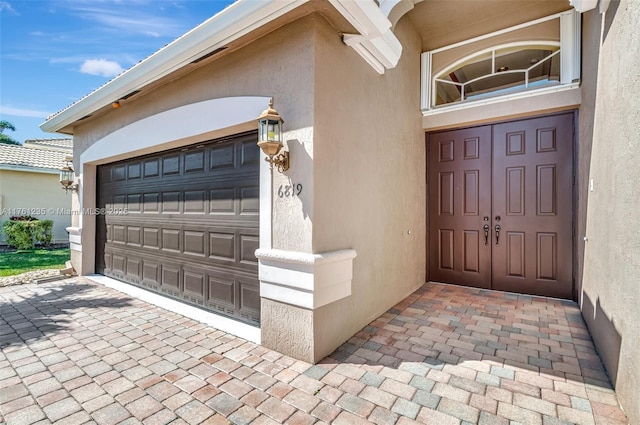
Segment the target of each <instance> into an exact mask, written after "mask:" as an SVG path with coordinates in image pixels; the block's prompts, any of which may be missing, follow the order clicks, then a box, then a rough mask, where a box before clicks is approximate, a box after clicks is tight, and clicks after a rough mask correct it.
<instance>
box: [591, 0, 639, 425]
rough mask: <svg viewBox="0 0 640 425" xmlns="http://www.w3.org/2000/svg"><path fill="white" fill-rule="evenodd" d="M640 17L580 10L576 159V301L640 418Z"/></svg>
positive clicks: (629, 408) (622, 9)
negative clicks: (580, 240) (580, 250)
mask: <svg viewBox="0 0 640 425" xmlns="http://www.w3.org/2000/svg"><path fill="white" fill-rule="evenodd" d="M601 19H603V20H602V22H601V24H602V25H600V20H601ZM639 20H640V3H638V2H635V1H622V2H619V3H618V2H612V3H611V5H610V6H609V9H608V10H607V12H606V14H605V15H604V18H602V17H601V15H599V14H598V13H597V12H596V11H592V12H589V14H588V15H585V17H584V22H585V24H587V25H585V34H584V38H583V39H584V41H585V45H584V47H583V50H582V51H583V54H584V62H583V64H584V66H585V67H587V66H588V67H591V68H588V69H586V70H585V71H586V72H584V74H583V77H584V83H583V92H584V96H583V103H582V108H581V111H580V138H581V148H582V149H583V152H582V160H589V150H590V161H589V162H588V165H587V164H584V165H583V166H581V167H580V170H581V172H582V173H583V175H582V179H581V185H580V190H581V195H582V199H581V201H580V205H581V206H582V207H583V208H584V207H585V205H586V215H584V214H583V215H582V216H583V218H582V220H581V223H580V224H581V227H582V229H581V230H584V233H582V234H581V235H580V237H583V236H586V237H587V238H588V241H587V242H586V243H585V246H584V261H583V262H582V264H581V267H582V270H581V272H582V290H583V291H582V294H581V306H582V311H583V316H584V318H585V320H586V322H587V324H588V326H589V330H590V331H591V334H592V337H593V339H594V341H595V343H596V347H597V349H598V352H599V354H600V356H601V357H602V359H603V361H604V363H605V366H606V368H607V371H608V372H609V374H610V376H611V379H612V381H613V382H614V385H615V388H616V394H617V395H618V398H619V400H620V402H621V404H622V407H623V408H624V409H625V412H626V414H627V417H628V419H629V421H630V423H632V424H635V423H640V403H639V399H638V394H640V361H638V360H639V355H638V347H640V309H639V308H638V305H640V284H639V282H640V256H639V255H638V253H640V218H639V217H640V214H639V212H638V209H639V208H640V190H639V189H638V188H639V187H640V175H639V174H638V163H639V162H640V154H639V150H638V148H639V146H640V102H639V101H638V96H637V93H639V92H640V77H639V74H638V72H637V70H638V69H640V40H639V38H638V31H637V23H638V21H639ZM594 66H597V67H596V68H594ZM596 70H597V73H596ZM596 77H597V80H596ZM592 129H593V130H592ZM591 131H593V138H592V139H591V137H590V133H591ZM589 180H593V191H590V190H589ZM585 217H586V228H585V227H584V226H585V224H584V223H585Z"/></svg>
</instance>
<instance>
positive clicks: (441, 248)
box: [429, 113, 573, 298]
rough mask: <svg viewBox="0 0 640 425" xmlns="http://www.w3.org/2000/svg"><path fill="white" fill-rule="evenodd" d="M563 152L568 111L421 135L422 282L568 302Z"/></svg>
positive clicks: (568, 134)
mask: <svg viewBox="0 0 640 425" xmlns="http://www.w3.org/2000/svg"><path fill="white" fill-rule="evenodd" d="M572 149H573V114H572V113H569V114H563V115H555V116H548V117H543V118H535V119H528V120H521V121H513V122H508V123H502V124H495V125H486V126H481V127H474V128H466V129H461V130H452V131H445V132H441V133H433V134H430V135H429V189H430V190H429V223H430V237H429V250H430V253H431V255H430V262H429V263H430V267H429V272H430V279H431V280H434V281H439V282H447V283H458V284H463V285H468V286H475V287H481V288H490V289H497V290H502V291H510V292H519V293H526V294H536V295H546V296H553V297H560V298H571V297H572V293H573V279H572V276H573V273H572V267H573V261H572V244H573V239H572V237H573V233H572V231H573V222H572V216H573V202H572V200H573V167H572V158H573V151H572Z"/></svg>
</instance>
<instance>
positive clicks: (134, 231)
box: [127, 226, 142, 246]
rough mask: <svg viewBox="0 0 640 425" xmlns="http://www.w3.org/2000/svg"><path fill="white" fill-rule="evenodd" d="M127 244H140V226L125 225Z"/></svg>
mask: <svg viewBox="0 0 640 425" xmlns="http://www.w3.org/2000/svg"><path fill="white" fill-rule="evenodd" d="M127 245H133V246H142V228H141V227H139V226H127Z"/></svg>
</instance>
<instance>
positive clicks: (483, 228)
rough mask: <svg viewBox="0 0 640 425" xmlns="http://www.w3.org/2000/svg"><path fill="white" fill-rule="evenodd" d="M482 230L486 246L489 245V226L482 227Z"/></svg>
mask: <svg viewBox="0 0 640 425" xmlns="http://www.w3.org/2000/svg"><path fill="white" fill-rule="evenodd" d="M482 230H484V244H485V245H489V225H488V224H485V225H484V226H482Z"/></svg>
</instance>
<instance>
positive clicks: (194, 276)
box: [182, 267, 206, 303]
mask: <svg viewBox="0 0 640 425" xmlns="http://www.w3.org/2000/svg"><path fill="white" fill-rule="evenodd" d="M182 281H183V282H184V295H185V296H186V297H188V299H189V300H190V301H194V300H196V299H197V300H198V302H199V303H202V302H203V301H204V298H205V289H206V273H205V272H204V270H202V269H196V268H193V267H184V268H183V270H182ZM194 297H195V298H194Z"/></svg>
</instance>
